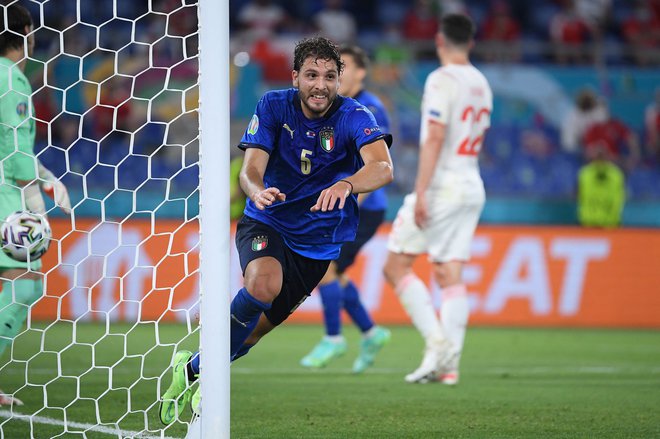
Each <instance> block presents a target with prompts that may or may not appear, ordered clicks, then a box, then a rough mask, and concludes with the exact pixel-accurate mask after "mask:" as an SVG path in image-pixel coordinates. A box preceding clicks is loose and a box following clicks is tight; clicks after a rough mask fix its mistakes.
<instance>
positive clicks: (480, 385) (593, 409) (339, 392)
mask: <svg viewBox="0 0 660 439" xmlns="http://www.w3.org/2000/svg"><path fill="white" fill-rule="evenodd" d="M74 329H75V331H74ZM391 329H392V331H393V337H392V341H391V342H390V344H389V345H388V346H386V347H385V349H384V350H383V351H382V353H381V355H380V356H379V357H378V359H377V363H376V364H375V366H374V367H373V368H372V369H370V370H368V371H367V372H366V373H365V374H363V375H361V376H355V375H353V374H351V372H350V368H351V364H352V362H353V359H354V357H355V355H356V354H357V349H358V344H359V335H358V334H357V332H356V331H355V330H354V329H353V328H352V327H347V329H346V331H345V333H346V336H347V338H348V340H349V350H348V353H347V354H346V355H345V356H344V357H343V358H340V359H338V360H336V361H335V362H334V363H332V364H331V365H330V366H328V367H327V368H325V369H323V370H319V371H308V370H304V369H302V368H301V367H300V366H298V362H299V360H300V358H301V357H302V356H303V355H305V354H306V353H307V352H308V351H309V350H310V349H311V348H312V346H313V345H314V343H316V342H317V341H318V340H319V338H320V336H321V327H320V326H304V325H285V326H283V327H282V328H279V329H278V330H276V331H274V332H273V333H272V334H270V335H268V336H267V337H266V338H265V339H264V340H263V341H262V342H261V343H260V345H258V346H257V347H255V348H254V349H253V351H252V352H251V353H250V355H248V356H247V357H245V358H242V359H240V360H239V361H237V362H236V363H235V364H233V365H232V367H231V372H232V377H231V386H232V397H231V403H232V407H231V410H232V412H231V419H232V428H231V432H232V437H234V438H268V439H270V438H305V439H307V438H360V439H361V438H397V439H398V438H411V439H413V438H415V439H416V438H655V437H660V408H659V407H660V332H659V331H633V330H630V331H621V330H585V329H504V328H470V329H469V331H468V339H467V345H466V349H465V352H464V356H463V364H462V369H461V373H462V375H461V382H460V384H459V385H458V386H456V387H453V388H451V387H446V386H442V385H439V384H428V385H410V384H406V383H404V381H403V376H404V375H405V374H406V373H408V372H409V371H411V370H412V369H414V368H415V367H416V366H417V365H418V362H419V361H420V359H421V349H422V342H421V340H420V339H419V336H418V335H417V333H416V331H415V330H414V329H412V328H410V327H407V326H401V327H393V328H391ZM196 340H197V334H196V333H192V334H189V333H188V331H187V329H186V327H185V326H182V325H158V326H156V325H155V324H154V323H145V324H140V325H136V326H131V325H126V324H111V325H109V326H108V327H106V326H105V325H99V324H78V325H76V326H75V328H74V325H73V324H72V323H70V322H68V323H67V322H59V323H56V324H52V325H47V324H37V325H33V329H31V330H30V331H27V332H26V333H24V334H23V335H21V336H20V337H19V338H18V339H17V342H16V343H15V345H14V352H13V357H14V359H15V360H17V361H13V362H11V363H8V364H7V363H6V361H7V358H8V356H9V355H8V353H5V356H4V358H3V363H2V364H3V365H2V366H0V388H2V389H3V390H6V391H13V390H15V389H18V388H22V389H21V390H19V392H18V394H17V396H18V397H20V398H22V399H23V401H24V402H25V406H23V407H16V408H14V411H15V415H14V417H13V418H11V419H9V418H8V416H9V414H10V409H9V408H8V407H0V430H1V435H0V436H1V437H4V438H29V437H35V438H50V437H66V438H69V437H79V438H83V437H87V438H110V437H126V436H128V437H131V436H134V437H141V438H146V437H183V436H184V435H185V431H186V429H185V424H183V423H178V424H174V425H173V426H171V427H169V428H167V429H165V430H163V431H161V430H160V429H161V428H162V426H161V425H160V423H159V421H158V418H157V407H158V404H157V386H158V383H159V377H161V376H163V377H164V378H165V382H163V383H162V385H163V387H164V386H165V385H166V384H167V382H168V381H169V371H166V374H164V372H165V367H166V366H167V364H168V362H169V360H170V358H171V356H172V354H173V352H174V350H175V349H177V346H178V347H179V348H188V349H194V348H195V346H196ZM73 341H75V342H76V344H72V342H73ZM163 390H164V389H163ZM44 403H45V404H46V407H47V408H43V406H44ZM24 415H33V416H32V422H28V418H27V417H26V416H24ZM187 416H188V412H186V417H187ZM65 417H66V424H67V427H66V429H65V427H64V424H65V423H64V418H65ZM83 431H85V433H84V434H83V433H81V432H83Z"/></svg>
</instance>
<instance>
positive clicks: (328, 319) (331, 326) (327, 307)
mask: <svg viewBox="0 0 660 439" xmlns="http://www.w3.org/2000/svg"><path fill="white" fill-rule="evenodd" d="M341 290H342V288H341V285H340V283H339V281H338V280H335V281H333V282H330V283H329V284H325V285H321V286H319V292H320V293H321V302H323V321H324V322H325V333H326V334H327V335H330V336H332V335H339V333H340V332H341V306H342V303H341V302H342V300H341V296H342V293H341Z"/></svg>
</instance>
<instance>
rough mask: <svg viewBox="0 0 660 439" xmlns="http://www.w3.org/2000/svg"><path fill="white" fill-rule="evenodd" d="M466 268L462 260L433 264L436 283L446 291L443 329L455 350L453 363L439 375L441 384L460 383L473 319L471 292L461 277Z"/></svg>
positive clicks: (443, 291) (441, 310)
mask: <svg viewBox="0 0 660 439" xmlns="http://www.w3.org/2000/svg"><path fill="white" fill-rule="evenodd" d="M462 269H463V263H462V262H459V261H450V262H446V263H434V264H433V274H434V277H435V280H436V282H437V283H438V285H440V287H441V288H442V306H441V308H440V317H441V322H442V327H443V328H444V329H445V333H446V334H447V337H448V338H449V341H451V344H452V347H453V349H454V355H453V358H452V361H451V362H450V363H449V364H447V366H446V368H444V369H443V370H442V371H441V373H440V374H439V375H438V379H439V381H440V382H442V383H443V384H448V385H454V384H458V366H459V362H460V356H461V352H462V351H463V344H464V341H465V330H466V328H467V323H468V318H469V316H470V305H469V303H468V297H467V289H466V288H465V284H464V283H463V281H462V276H461V274H462Z"/></svg>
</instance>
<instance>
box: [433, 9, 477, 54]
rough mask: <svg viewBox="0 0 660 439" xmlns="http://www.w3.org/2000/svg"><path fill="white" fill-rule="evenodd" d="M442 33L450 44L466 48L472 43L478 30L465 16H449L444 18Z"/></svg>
mask: <svg viewBox="0 0 660 439" xmlns="http://www.w3.org/2000/svg"><path fill="white" fill-rule="evenodd" d="M440 29H441V32H442V34H443V35H444V36H445V38H446V39H447V40H449V42H450V43H452V44H455V45H457V46H464V45H467V44H469V43H470V42H472V40H473V39H474V34H475V32H476V28H475V26H474V22H473V21H472V19H471V18H470V17H468V16H467V15H465V14H447V15H445V16H444V17H442V23H441V27H440Z"/></svg>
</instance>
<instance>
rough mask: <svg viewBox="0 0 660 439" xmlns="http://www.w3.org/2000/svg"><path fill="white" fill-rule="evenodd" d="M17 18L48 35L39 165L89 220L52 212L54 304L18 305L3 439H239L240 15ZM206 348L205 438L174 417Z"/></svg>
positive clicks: (2, 396)
mask: <svg viewBox="0 0 660 439" xmlns="http://www.w3.org/2000/svg"><path fill="white" fill-rule="evenodd" d="M12 4H18V5H21V6H23V7H25V8H27V9H28V10H29V12H30V13H31V16H32V21H33V22H34V30H33V31H32V34H33V35H34V39H35V41H36V47H35V50H34V53H33V54H30V55H28V57H27V62H26V63H25V70H24V74H25V77H26V78H27V79H28V81H29V82H30V84H31V86H32V89H33V94H32V96H31V98H30V99H28V97H27V96H26V104H25V107H26V108H29V113H27V112H25V113H26V114H28V115H32V118H33V120H34V121H35V122H36V123H35V125H34V127H36V128H34V129H35V131H36V141H35V148H34V152H35V156H36V158H37V159H38V160H39V161H40V162H41V163H42V164H43V165H44V166H45V167H46V168H48V169H50V171H51V172H52V174H53V175H54V177H55V178H57V179H58V180H60V181H61V182H62V183H64V184H65V185H66V187H67V188H68V190H69V194H70V196H71V202H72V207H73V209H72V212H71V214H70V215H69V214H65V213H63V212H61V211H60V209H58V207H57V206H56V205H54V204H53V202H52V201H49V199H47V198H46V209H47V215H48V219H49V221H50V223H51V226H52V229H53V239H52V241H51V245H50V249H49V250H48V252H46V254H45V255H44V256H43V258H42V262H43V268H42V273H43V284H44V287H43V294H42V296H41V298H39V299H38V300H37V301H36V302H34V303H32V304H29V305H26V304H22V303H18V302H16V301H17V299H15V298H14V299H11V300H14V301H15V302H11V301H10V302H11V303H10V305H11V306H14V305H16V304H17V305H20V306H23V307H24V308H27V317H26V319H25V321H24V322H23V321H21V327H20V330H19V331H18V334H17V335H15V336H12V338H10V337H4V340H9V341H10V342H9V343H8V347H7V348H6V349H5V351H4V352H2V356H1V357H0V401H2V404H3V405H2V406H0V437H6V438H13V437H17V438H18V437H20V438H36V437H40V438H41V437H80V438H86V437H94V438H96V437H116V438H138V437H139V438H161V439H168V438H174V437H179V438H180V437H184V436H186V435H188V437H195V438H197V437H203V438H214V439H215V438H223V439H224V438H229V435H230V417H229V410H230V389H229V386H230V379H229V366H230V361H229V344H230V343H229V337H230V332H229V327H230V323H229V305H230V297H231V293H232V291H230V282H229V278H230V274H229V273H230V249H231V248H232V246H233V243H232V242H231V237H230V236H231V235H230V216H229V199H230V191H229V185H230V182H229V178H230V177H229V162H230V150H229V149H230V144H229V141H230V97H229V95H230V79H229V69H230V66H229V0H103V1H100V0H4V1H3V2H2V5H0V20H4V21H5V25H6V23H7V21H8V18H7V17H8V16H7V13H6V10H7V9H6V8H7V7H8V6H9V5H12ZM3 29H5V27H3ZM24 41H25V42H27V41H28V38H24ZM3 62H4V63H5V64H6V61H3ZM5 64H3V65H5ZM21 66H22V65H21ZM21 68H22V67H21ZM2 98H3V96H0V99H2ZM27 101H29V103H28V102H27ZM21 108H23V107H21ZM27 119H28V120H29V118H27ZM0 123H2V120H0ZM12 129H18V128H16V127H13V128H12ZM198 146H199V151H198V150H197V147H198ZM14 151H15V152H20V151H18V147H16V149H15V150H14ZM20 153H22V152H20ZM5 159H6V157H2V156H0V161H1V160H5ZM35 163H36V162H35ZM0 169H1V168H0ZM0 180H2V181H3V182H4V177H3V176H2V175H0ZM44 197H45V195H44ZM1 219H2V220H4V218H1ZM0 268H2V267H0ZM0 281H2V285H5V286H4V288H5V289H7V287H6V285H11V290H12V291H13V290H14V283H12V281H10V282H9V284H7V282H5V281H6V280H4V279H0ZM0 288H1V287H0ZM12 291H8V290H6V291H0V294H5V296H4V297H5V298H6V297H15V294H14V295H13V293H12ZM35 291H36V290H35ZM37 297H38V296H37ZM6 309H9V307H8V306H4V307H3V308H0V313H2V311H3V310H6ZM13 309H14V308H12V310H13ZM0 316H1V314H0ZM197 349H200V351H201V352H202V355H201V371H202V373H201V377H200V385H201V389H202V401H203V403H202V405H203V408H202V415H201V416H200V417H199V419H198V422H197V425H196V428H199V429H198V430H195V433H194V434H192V432H191V431H189V427H190V424H191V420H193V415H192V412H191V411H190V404H188V405H187V407H186V408H185V410H184V411H183V412H182V413H180V414H179V416H178V418H177V419H176V420H175V421H174V422H172V423H171V424H169V425H162V424H161V423H160V419H159V415H158V413H159V403H160V399H161V397H162V395H163V393H164V392H165V389H166V388H167V387H168V385H169V383H170V380H171V376H172V375H171V370H172V369H171V367H170V366H171V361H172V359H173V358H174V356H175V353H176V352H177V351H179V350H191V351H195V350H197ZM0 352H1V351H0ZM195 386H196V385H195ZM194 390H196V387H195V388H193V391H194ZM7 398H9V399H7ZM11 398H14V400H15V401H18V400H21V401H22V402H23V404H22V405H19V404H14V405H11V404H9V405H8V404H7V403H6V401H8V400H10V399H11Z"/></svg>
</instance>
